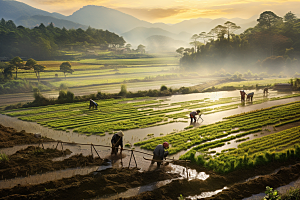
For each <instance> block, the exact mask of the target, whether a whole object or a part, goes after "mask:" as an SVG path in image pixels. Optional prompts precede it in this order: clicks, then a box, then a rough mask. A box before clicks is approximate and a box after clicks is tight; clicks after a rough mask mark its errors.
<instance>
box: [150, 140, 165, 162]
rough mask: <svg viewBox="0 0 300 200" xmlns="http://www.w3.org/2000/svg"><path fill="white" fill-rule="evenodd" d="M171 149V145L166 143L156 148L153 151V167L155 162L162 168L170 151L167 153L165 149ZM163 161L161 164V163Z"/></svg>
mask: <svg viewBox="0 0 300 200" xmlns="http://www.w3.org/2000/svg"><path fill="white" fill-rule="evenodd" d="M167 148H169V143H167V142H164V143H163V144H159V145H157V146H156V147H155V149H154V151H153V159H152V162H151V165H153V164H154V163H155V162H157V161H158V162H157V168H159V167H160V165H161V163H162V161H163V159H164V158H165V159H166V157H167V155H169V152H168V151H165V149H167ZM160 161H161V162H160Z"/></svg>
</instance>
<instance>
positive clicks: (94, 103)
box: [89, 99, 98, 109]
mask: <svg viewBox="0 0 300 200" xmlns="http://www.w3.org/2000/svg"><path fill="white" fill-rule="evenodd" d="M97 106H98V104H97V103H96V102H95V101H93V100H92V99H90V107H89V109H91V107H93V108H94V107H96V109H97Z"/></svg>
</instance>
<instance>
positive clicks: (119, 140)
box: [111, 133, 123, 154]
mask: <svg viewBox="0 0 300 200" xmlns="http://www.w3.org/2000/svg"><path fill="white" fill-rule="evenodd" d="M111 144H112V146H113V147H114V148H113V149H112V153H114V154H117V153H118V147H119V146H121V148H122V149H123V139H122V137H121V136H119V135H118V134H117V133H116V134H114V135H113V137H112V138H111Z"/></svg>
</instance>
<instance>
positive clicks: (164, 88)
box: [160, 85, 168, 92]
mask: <svg viewBox="0 0 300 200" xmlns="http://www.w3.org/2000/svg"><path fill="white" fill-rule="evenodd" d="M165 90H168V88H167V86H165V85H162V86H161V87H160V91H161V92H162V91H165Z"/></svg>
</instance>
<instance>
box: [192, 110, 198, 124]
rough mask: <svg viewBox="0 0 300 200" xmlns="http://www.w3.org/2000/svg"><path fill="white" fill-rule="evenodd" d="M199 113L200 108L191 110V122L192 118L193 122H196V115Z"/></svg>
mask: <svg viewBox="0 0 300 200" xmlns="http://www.w3.org/2000/svg"><path fill="white" fill-rule="evenodd" d="M199 113H200V110H197V111H192V112H191V113H190V118H191V123H193V119H194V122H195V123H196V115H199Z"/></svg>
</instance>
